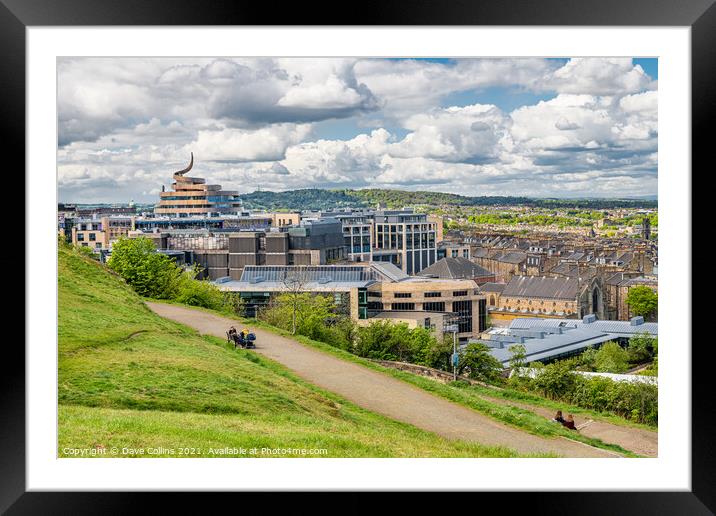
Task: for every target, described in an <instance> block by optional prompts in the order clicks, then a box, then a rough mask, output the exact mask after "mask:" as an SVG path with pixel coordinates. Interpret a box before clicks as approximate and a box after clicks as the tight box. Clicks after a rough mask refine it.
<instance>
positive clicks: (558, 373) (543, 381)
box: [532, 361, 577, 399]
mask: <svg viewBox="0 0 716 516" xmlns="http://www.w3.org/2000/svg"><path fill="white" fill-rule="evenodd" d="M576 382H577V379H576V375H575V374H574V373H573V372H572V370H571V368H570V366H569V364H568V363H567V362H565V361H561V362H554V363H552V364H548V365H546V366H544V368H542V369H541V370H540V371H539V372H538V373H537V376H536V377H535V378H534V380H533V381H532V383H533V384H534V386H535V388H536V389H537V390H538V391H539V392H541V393H542V394H543V395H545V396H547V397H548V398H552V399H559V398H563V397H565V396H567V395H568V394H569V393H570V392H572V390H573V389H574V387H575V385H576Z"/></svg>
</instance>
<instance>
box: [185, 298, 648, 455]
mask: <svg viewBox="0 0 716 516" xmlns="http://www.w3.org/2000/svg"><path fill="white" fill-rule="evenodd" d="M199 310H204V311H206V312H208V313H214V314H219V315H223V316H226V317H231V318H234V319H236V320H240V321H241V322H242V323H245V324H248V325H250V326H252V327H258V328H262V329H265V330H267V331H271V332H274V333H276V334H279V335H282V336H287V337H291V338H293V339H295V340H297V341H298V342H301V343H302V344H304V345H306V346H310V347H313V348H316V349H319V350H321V351H324V352H326V353H329V354H331V355H334V356H336V357H339V358H341V359H343V360H347V361H350V362H354V363H356V364H360V365H363V366H365V367H368V368H370V369H373V370H376V371H380V372H382V373H385V374H388V375H390V376H392V377H394V378H397V379H399V380H402V381H404V382H407V383H410V384H412V385H414V386H416V387H419V388H421V389H423V390H426V391H428V392H431V393H433V394H436V395H438V396H441V397H443V398H446V399H448V400H450V401H452V402H455V403H458V404H460V405H463V406H466V407H469V408H471V409H473V410H476V411H478V412H480V413H482V414H484V415H486V416H489V417H491V418H493V419H495V420H497V421H500V422H503V423H506V424H509V425H512V426H514V427H516V428H519V429H522V430H525V431H527V432H529V433H532V434H534V435H539V436H543V437H558V436H562V437H567V438H569V439H572V440H576V441H580V442H583V443H585V444H589V445H591V446H595V447H597V448H602V449H605V450H610V451H614V452H617V453H620V454H622V455H624V456H626V457H639V455H637V454H635V453H633V452H631V451H629V450H625V449H624V448H622V447H621V446H619V445H616V444H611V443H605V442H603V441H602V440H600V439H595V438H591V437H587V436H585V435H583V434H580V433H578V432H574V431H571V430H568V429H566V428H564V427H561V426H559V425H555V424H553V423H552V422H551V421H549V420H548V419H546V418H544V417H543V416H540V415H538V414H535V413H534V412H531V411H529V410H525V409H523V408H520V407H515V406H505V405H502V404H499V403H495V402H492V401H489V400H486V399H485V398H484V397H482V396H481V394H482V395H490V396H495V395H496V394H499V392H500V391H498V390H496V389H495V390H493V389H489V388H486V387H481V388H480V389H484V390H480V389H478V388H476V387H467V388H466V387H464V386H461V385H450V384H443V383H440V382H438V381H436V380H432V379H429V378H425V377H423V376H419V375H415V374H412V373H408V372H405V371H399V370H396V369H391V368H388V367H384V366H382V365H380V364H377V363H375V362H372V361H370V360H368V359H365V358H362V357H359V356H357V355H353V354H352V353H349V352H347V351H344V350H342V349H339V348H335V347H333V346H331V345H329V344H325V343H323V342H318V341H315V340H312V339H309V338H307V337H304V336H303V335H294V336H292V335H291V334H290V332H288V331H285V330H282V329H280V328H276V327H274V326H270V325H268V324H265V323H263V322H261V321H256V320H254V319H245V318H243V319H242V318H240V317H237V316H236V314H232V313H229V312H217V311H214V310H209V309H205V308H199ZM527 396H529V395H527ZM534 398H538V397H537V396H534ZM522 401H528V400H527V399H522ZM544 401H545V403H546V401H547V400H544ZM545 406H549V405H545ZM562 408H563V409H564V410H570V409H571V408H572V407H565V406H564V405H562ZM573 413H580V414H586V413H589V414H590V415H593V416H595V417H594V419H597V418H598V419H603V420H609V421H610V422H612V420H610V419H609V418H607V417H604V416H602V415H599V416H597V415H596V413H594V412H590V411H585V410H584V409H581V410H575V411H574V412H573ZM618 419H621V418H613V421H616V420H618ZM619 423H620V424H623V425H625V426H630V425H631V426H643V425H635V424H631V423H629V422H628V421H624V420H621V421H619Z"/></svg>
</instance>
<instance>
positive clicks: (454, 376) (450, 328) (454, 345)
mask: <svg viewBox="0 0 716 516" xmlns="http://www.w3.org/2000/svg"><path fill="white" fill-rule="evenodd" d="M458 329H459V328H458V325H457V324H450V325H448V326H446V327H445V331H450V332H452V381H453V382H454V381H455V380H457V364H458V361H459V357H458V355H457V332H458Z"/></svg>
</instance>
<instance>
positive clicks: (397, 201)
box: [241, 188, 657, 210]
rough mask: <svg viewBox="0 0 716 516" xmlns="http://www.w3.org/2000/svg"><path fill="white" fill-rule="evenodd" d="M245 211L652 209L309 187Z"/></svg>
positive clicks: (266, 195)
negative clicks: (515, 207)
mask: <svg viewBox="0 0 716 516" xmlns="http://www.w3.org/2000/svg"><path fill="white" fill-rule="evenodd" d="M241 200H242V201H243V203H244V207H246V208H247V209H265V210H306V209H310V210H325V209H329V208H342V207H351V208H365V207H375V206H376V205H377V204H381V205H383V206H386V207H388V208H402V207H403V206H411V205H420V204H426V205H430V206H496V205H503V206H504V205H523V206H535V207H544V208H587V209H609V208H656V207H657V201H656V200H651V199H634V198H632V199H533V198H529V197H508V196H480V197H468V196H464V195H458V194H452V193H443V192H425V191H417V192H409V191H405V190H390V189H380V188H371V189H366V190H349V189H347V190H325V189H320V188H310V189H302V190H287V191H285V192H270V191H256V192H252V193H249V194H244V195H242V196H241Z"/></svg>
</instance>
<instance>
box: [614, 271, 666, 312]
mask: <svg viewBox="0 0 716 516" xmlns="http://www.w3.org/2000/svg"><path fill="white" fill-rule="evenodd" d="M604 286H605V291H606V304H607V318H609V319H613V320H618V321H628V320H629V319H630V318H631V317H632V316H633V314H632V313H631V311H630V310H629V305H627V304H626V299H627V296H628V295H629V290H631V289H632V288H633V287H636V286H645V287H649V288H650V289H651V290H653V291H654V292H657V293H658V288H659V281H658V280H657V279H656V277H653V276H652V277H647V276H643V275H641V274H639V273H629V272H618V273H615V274H613V275H611V276H609V277H608V278H606V280H605V281H604ZM657 319H658V311H657V312H655V313H653V314H651V315H650V316H649V317H648V319H647V320H649V321H656V320H657Z"/></svg>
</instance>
